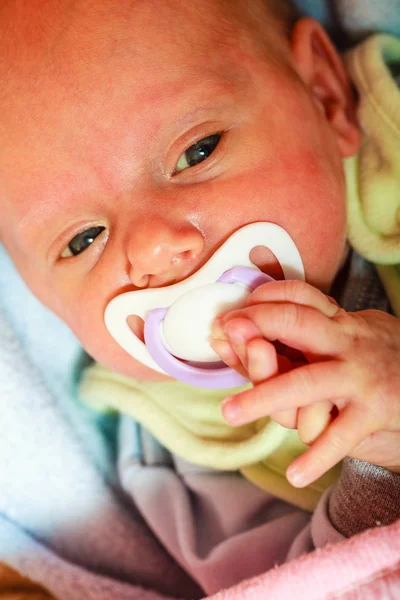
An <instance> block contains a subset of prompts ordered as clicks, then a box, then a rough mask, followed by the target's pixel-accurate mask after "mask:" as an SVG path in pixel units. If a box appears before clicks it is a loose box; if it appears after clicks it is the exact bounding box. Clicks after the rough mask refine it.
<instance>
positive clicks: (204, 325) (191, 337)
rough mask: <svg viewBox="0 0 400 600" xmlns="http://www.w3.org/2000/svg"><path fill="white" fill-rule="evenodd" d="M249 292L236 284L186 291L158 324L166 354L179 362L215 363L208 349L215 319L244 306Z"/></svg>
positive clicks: (223, 284)
mask: <svg viewBox="0 0 400 600" xmlns="http://www.w3.org/2000/svg"><path fill="white" fill-rule="evenodd" d="M248 295H249V290H248V289H247V288H245V287H243V286H241V285H238V284H230V283H220V282H215V283H209V284H208V285H203V286H201V287H199V288H195V289H193V290H189V291H188V292H186V293H185V294H183V295H182V296H180V297H179V298H178V299H177V300H175V302H173V303H172V304H171V306H170V307H169V309H168V311H167V314H166V315H165V317H164V319H163V321H162V326H161V330H162V338H163V341H164V345H165V347H166V348H167V350H168V351H169V352H170V353H171V354H173V355H174V356H176V357H177V358H181V359H183V360H190V361H198V362H219V361H220V360H221V358H220V357H219V356H218V354H216V353H215V352H214V350H213V349H212V348H211V346H210V338H211V325H212V322H213V320H214V319H215V317H216V316H217V315H219V314H221V313H222V312H225V311H227V310H230V309H234V308H240V307H241V306H243V305H244V303H245V301H246V298H247V296H248Z"/></svg>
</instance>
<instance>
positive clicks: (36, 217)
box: [15, 196, 63, 245]
mask: <svg viewBox="0 0 400 600" xmlns="http://www.w3.org/2000/svg"><path fill="white" fill-rule="evenodd" d="M29 205H30V208H29V209H28V211H27V212H26V213H25V214H24V215H22V216H21V217H20V219H19V220H18V221H17V224H16V227H15V230H16V236H17V238H18V239H23V240H25V241H26V242H28V244H32V245H35V244H36V243H37V240H38V239H40V238H41V237H42V233H43V229H44V228H46V227H47V228H48V226H49V223H50V222H51V221H52V219H53V218H54V216H55V215H56V214H63V202H62V200H61V198H58V196H52V197H51V198H43V199H40V200H37V201H33V202H32V201H31V202H29Z"/></svg>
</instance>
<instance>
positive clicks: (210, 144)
mask: <svg viewBox="0 0 400 600" xmlns="http://www.w3.org/2000/svg"><path fill="white" fill-rule="evenodd" d="M220 139H221V135H220V134H219V133H214V134H213V135H209V136H208V137H205V138H203V139H201V140H199V141H198V142H196V143H195V144H193V145H192V146H189V148H188V149H187V150H185V152H184V153H183V154H182V155H181V156H180V158H179V160H178V162H177V165H176V167H175V171H174V173H180V171H183V170H184V169H187V168H188V167H194V166H195V165H197V164H198V163H201V162H203V160H205V159H206V158H207V157H208V156H210V154H212V153H213V152H214V150H215V148H216V147H217V146H218V143H219V140H220Z"/></svg>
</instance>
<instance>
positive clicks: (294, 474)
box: [286, 467, 307, 488]
mask: <svg viewBox="0 0 400 600" xmlns="http://www.w3.org/2000/svg"><path fill="white" fill-rule="evenodd" d="M286 477H287V479H288V481H289V483H291V484H292V485H293V486H294V487H299V488H301V487H304V486H306V485H307V481H306V479H305V476H304V473H303V472H302V471H299V470H298V469H297V468H296V467H293V468H292V467H289V468H288V470H287V471H286Z"/></svg>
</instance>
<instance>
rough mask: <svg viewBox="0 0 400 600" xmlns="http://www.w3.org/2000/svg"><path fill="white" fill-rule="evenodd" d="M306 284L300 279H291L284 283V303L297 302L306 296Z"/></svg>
mask: <svg viewBox="0 0 400 600" xmlns="http://www.w3.org/2000/svg"><path fill="white" fill-rule="evenodd" d="M306 285H307V284H306V283H305V282H304V281H301V280H300V279H291V280H288V281H287V282H286V285H285V288H284V296H285V300H286V301H291V302H299V301H301V300H302V299H303V298H304V296H305V294H306Z"/></svg>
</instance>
